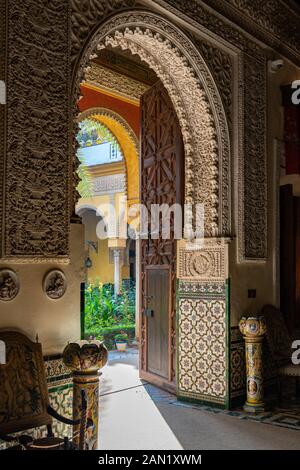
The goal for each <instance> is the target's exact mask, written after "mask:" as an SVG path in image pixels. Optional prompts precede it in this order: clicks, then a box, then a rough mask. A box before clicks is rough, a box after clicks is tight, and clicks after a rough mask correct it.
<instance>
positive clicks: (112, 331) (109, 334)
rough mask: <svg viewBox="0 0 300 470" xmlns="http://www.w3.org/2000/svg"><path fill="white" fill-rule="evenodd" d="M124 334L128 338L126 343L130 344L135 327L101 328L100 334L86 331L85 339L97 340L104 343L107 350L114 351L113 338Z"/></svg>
mask: <svg viewBox="0 0 300 470" xmlns="http://www.w3.org/2000/svg"><path fill="white" fill-rule="evenodd" d="M124 333H126V334H127V336H128V343H129V344H130V343H132V341H133V340H134V338H135V325H134V324H132V325H119V326H112V327H109V328H103V329H102V330H101V333H99V331H95V330H86V332H85V339H98V340H101V341H103V342H104V344H105V346H106V347H107V349H109V350H111V349H115V347H116V345H115V337H116V335H117V334H124Z"/></svg>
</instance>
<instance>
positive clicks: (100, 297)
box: [84, 281, 135, 334]
mask: <svg viewBox="0 0 300 470" xmlns="http://www.w3.org/2000/svg"><path fill="white" fill-rule="evenodd" d="M134 323H135V285H134V283H133V282H130V283H128V282H127V283H123V286H122V292H121V294H120V295H118V296H117V297H115V296H114V289H113V285H112V284H104V285H103V284H101V283H100V282H98V281H97V282H96V283H95V284H87V285H86V289H85V318H84V325H85V332H88V331H93V332H97V334H102V331H103V329H106V328H110V327H113V326H128V325H130V326H131V325H133V324H134Z"/></svg>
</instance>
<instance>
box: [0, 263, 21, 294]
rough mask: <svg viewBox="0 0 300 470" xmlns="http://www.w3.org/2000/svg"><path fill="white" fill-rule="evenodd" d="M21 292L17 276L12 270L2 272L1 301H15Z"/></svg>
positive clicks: (0, 280)
mask: <svg viewBox="0 0 300 470" xmlns="http://www.w3.org/2000/svg"><path fill="white" fill-rule="evenodd" d="M19 290H20V283H19V279H18V276H17V274H16V273H15V272H14V271H12V270H11V269H1V270H0V300H2V301H4V302H7V301H9V300H13V299H14V298H15V297H16V296H17V295H18V292H19Z"/></svg>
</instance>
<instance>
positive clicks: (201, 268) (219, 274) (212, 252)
mask: <svg viewBox="0 0 300 470" xmlns="http://www.w3.org/2000/svg"><path fill="white" fill-rule="evenodd" d="M177 276H178V278H179V279H180V280H191V281H210V282H212V281H221V280H222V281H224V280H226V279H227V277H228V246H227V244H226V243H225V241H221V240H217V239H212V240H205V241H204V246H203V247H202V248H196V249H192V248H191V245H190V243H188V242H186V241H184V240H182V241H180V242H178V273H177Z"/></svg>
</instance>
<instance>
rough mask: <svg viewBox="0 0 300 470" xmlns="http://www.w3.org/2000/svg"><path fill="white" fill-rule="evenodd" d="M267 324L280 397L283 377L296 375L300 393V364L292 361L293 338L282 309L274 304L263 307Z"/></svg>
mask: <svg viewBox="0 0 300 470" xmlns="http://www.w3.org/2000/svg"><path fill="white" fill-rule="evenodd" d="M262 315H263V316H264V317H265V320H266V324H267V334H266V338H267V342H268V346H269V349H270V352H271V355H272V357H273V359H274V362H275V365H276V368H277V373H278V389H279V397H280V399H281V398H282V386H281V385H282V384H281V378H282V377H294V378H295V380H296V390H297V395H298V394H299V378H300V365H295V364H293V363H292V354H293V349H292V342H293V341H292V339H291V337H290V335H289V332H288V329H287V326H286V324H285V321H284V317H283V315H282V313H281V312H280V310H278V309H277V308H275V307H274V306H272V305H266V306H265V307H263V309H262Z"/></svg>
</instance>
